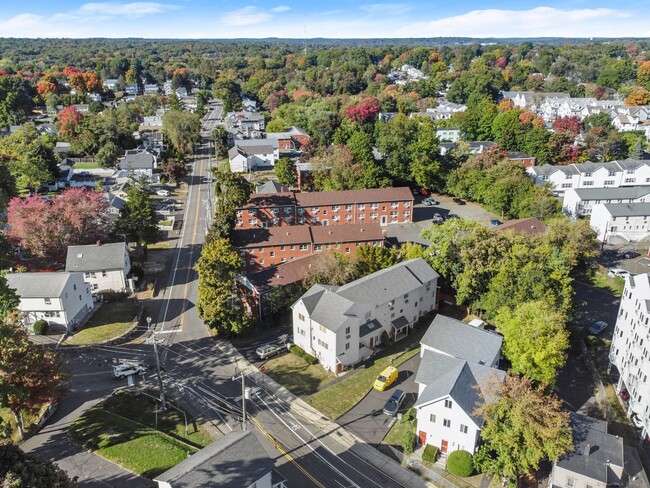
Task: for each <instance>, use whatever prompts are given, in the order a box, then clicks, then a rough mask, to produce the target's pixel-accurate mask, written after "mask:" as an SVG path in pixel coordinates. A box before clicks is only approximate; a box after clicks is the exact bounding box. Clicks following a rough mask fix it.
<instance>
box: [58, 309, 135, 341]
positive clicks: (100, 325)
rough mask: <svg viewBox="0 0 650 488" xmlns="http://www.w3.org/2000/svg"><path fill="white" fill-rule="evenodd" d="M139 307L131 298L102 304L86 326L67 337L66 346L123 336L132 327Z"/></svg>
mask: <svg viewBox="0 0 650 488" xmlns="http://www.w3.org/2000/svg"><path fill="white" fill-rule="evenodd" d="M137 313H138V307H137V305H135V304H134V303H133V302H132V301H130V300H124V301H121V302H108V303H104V304H102V306H101V307H99V310H97V311H96V312H95V313H94V314H93V316H92V317H90V319H89V320H88V322H86V324H85V325H84V328H83V329H81V330H80V331H79V332H77V333H76V334H75V335H73V336H71V337H69V338H68V339H66V341H65V342H64V343H63V344H64V345H66V346H85V345H88V344H97V343H98V342H104V341H109V340H111V339H114V338H117V337H120V336H122V335H123V334H124V333H125V332H127V331H128V330H129V329H130V328H131V327H133V320H134V319H135V318H136V315H137Z"/></svg>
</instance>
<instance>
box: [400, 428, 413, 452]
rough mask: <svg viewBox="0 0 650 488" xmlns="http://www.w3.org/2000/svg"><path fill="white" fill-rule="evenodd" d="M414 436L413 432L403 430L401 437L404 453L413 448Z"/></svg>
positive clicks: (411, 450)
mask: <svg viewBox="0 0 650 488" xmlns="http://www.w3.org/2000/svg"><path fill="white" fill-rule="evenodd" d="M416 439H417V438H416V437H415V434H414V433H413V432H405V433H404V437H402V449H404V453H405V454H411V453H412V452H413V451H414V450H415V442H416Z"/></svg>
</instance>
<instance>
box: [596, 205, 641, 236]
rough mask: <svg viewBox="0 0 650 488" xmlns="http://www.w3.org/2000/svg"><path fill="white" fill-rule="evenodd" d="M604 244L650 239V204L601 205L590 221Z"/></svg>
mask: <svg viewBox="0 0 650 488" xmlns="http://www.w3.org/2000/svg"><path fill="white" fill-rule="evenodd" d="M589 224H590V225H591V228H592V229H594V230H595V231H596V234H597V236H598V239H599V240H600V241H604V242H612V243H616V242H621V241H626V242H638V241H643V240H646V239H647V238H648V237H650V203H647V202H646V203H610V204H606V203H599V204H597V205H594V208H593V209H592V211H591V217H590V219H589Z"/></svg>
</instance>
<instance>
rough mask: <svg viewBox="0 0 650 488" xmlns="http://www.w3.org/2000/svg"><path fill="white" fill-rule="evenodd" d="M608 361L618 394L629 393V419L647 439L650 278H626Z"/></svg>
mask: <svg viewBox="0 0 650 488" xmlns="http://www.w3.org/2000/svg"><path fill="white" fill-rule="evenodd" d="M609 360H610V364H611V365H613V366H614V367H616V369H617V370H618V372H619V381H618V385H617V387H616V391H617V393H621V392H622V391H623V389H626V390H627V392H628V393H629V396H630V397H629V400H628V410H627V415H628V417H629V418H630V420H631V421H632V422H633V423H634V425H636V426H637V427H639V428H641V429H642V434H641V435H642V438H643V439H645V438H646V437H647V436H648V434H649V433H650V383H649V382H648V375H650V274H647V273H646V274H640V275H635V276H628V277H627V278H626V282H625V289H624V290H623V295H622V296H621V306H620V308H619V310H618V318H617V320H616V328H615V329H614V334H613V337H612V345H611V348H610V351H609Z"/></svg>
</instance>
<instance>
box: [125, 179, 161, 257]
mask: <svg viewBox="0 0 650 488" xmlns="http://www.w3.org/2000/svg"><path fill="white" fill-rule="evenodd" d="M126 197H127V201H126V204H125V205H124V206H123V207H122V208H121V209H120V217H119V218H118V220H117V224H116V234H118V235H124V237H125V238H126V240H127V241H128V242H135V243H136V245H137V246H138V248H142V249H144V254H145V255H146V253H147V246H148V245H149V244H155V243H156V242H158V240H159V239H160V232H159V231H158V224H157V221H156V213H155V212H154V209H153V206H152V204H151V198H150V197H149V194H148V193H147V192H146V190H145V189H144V188H143V187H142V186H141V185H133V186H130V187H129V188H127V190H126Z"/></svg>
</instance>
